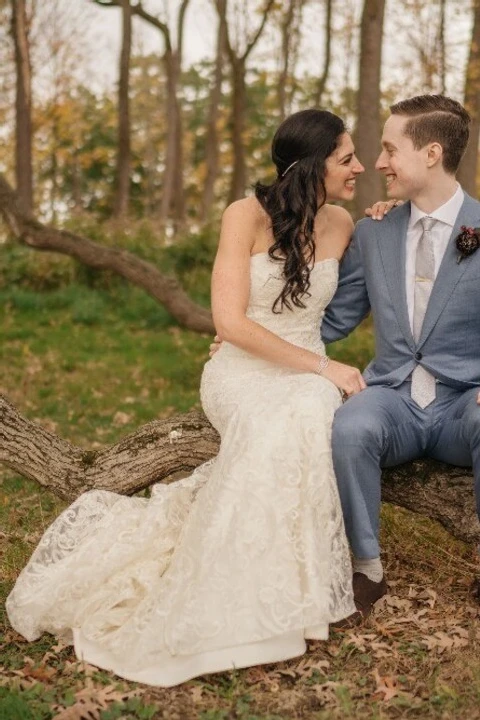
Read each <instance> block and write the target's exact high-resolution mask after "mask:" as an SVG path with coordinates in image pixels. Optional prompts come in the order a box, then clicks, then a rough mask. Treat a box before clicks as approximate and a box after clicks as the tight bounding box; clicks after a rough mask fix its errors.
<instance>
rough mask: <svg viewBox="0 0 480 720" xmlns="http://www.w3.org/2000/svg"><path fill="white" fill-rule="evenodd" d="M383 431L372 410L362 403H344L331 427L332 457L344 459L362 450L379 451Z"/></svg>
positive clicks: (381, 444)
mask: <svg viewBox="0 0 480 720" xmlns="http://www.w3.org/2000/svg"><path fill="white" fill-rule="evenodd" d="M383 438H384V431H383V428H382V424H381V422H380V421H379V418H378V415H377V413H376V412H375V410H374V409H373V408H369V407H368V405H366V404H364V403H360V402H359V403H352V404H351V405H350V402H347V403H345V405H342V407H341V408H339V409H338V410H337V412H336V413H335V417H334V420H333V426H332V450H333V454H334V457H337V458H338V457H345V456H346V455H348V454H350V453H352V452H353V453H358V452H362V451H363V450H368V451H369V452H372V451H377V450H381V448H382V446H383Z"/></svg>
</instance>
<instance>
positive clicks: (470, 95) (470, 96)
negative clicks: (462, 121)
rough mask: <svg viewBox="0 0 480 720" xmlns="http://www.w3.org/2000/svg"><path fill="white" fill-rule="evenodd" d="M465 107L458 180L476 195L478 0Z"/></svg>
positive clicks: (479, 121)
mask: <svg viewBox="0 0 480 720" xmlns="http://www.w3.org/2000/svg"><path fill="white" fill-rule="evenodd" d="M464 102H465V107H466V109H467V110H468V112H469V113H470V115H471V117H472V123H471V126H470V139H469V142H468V147H467V151H466V153H465V156H464V158H463V160H462V162H461V164H460V169H459V173H458V180H459V182H460V184H461V185H462V187H463V188H464V189H465V190H466V191H467V192H468V193H470V195H473V197H476V196H477V172H478V145H479V141H480V0H474V2H473V28H472V36H471V41H470V54H469V57H468V64H467V74H466V80H465V100H464Z"/></svg>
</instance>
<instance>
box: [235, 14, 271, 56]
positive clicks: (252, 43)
mask: <svg viewBox="0 0 480 720" xmlns="http://www.w3.org/2000/svg"><path fill="white" fill-rule="evenodd" d="M274 2H275V0H267V4H266V5H265V9H264V11H263V16H262V21H261V23H260V25H259V26H258V30H257V32H256V33H255V35H254V36H253V38H252V40H251V41H250V42H249V43H248V45H247V48H246V50H245V52H244V53H243V55H242V58H241V59H242V60H244V61H245V60H246V59H247V58H248V56H249V55H250V53H251V52H252V50H253V48H254V47H255V45H256V44H257V42H258V41H259V39H260V36H261V34H262V32H263V29H264V27H265V23H266V22H267V18H268V13H269V12H270V10H271V8H272V6H273V3H274Z"/></svg>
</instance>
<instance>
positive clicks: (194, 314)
mask: <svg viewBox="0 0 480 720" xmlns="http://www.w3.org/2000/svg"><path fill="white" fill-rule="evenodd" d="M0 214H1V215H2V216H3V218H4V220H5V222H6V224H7V226H8V228H9V229H10V232H11V233H12V235H13V237H14V238H15V239H16V240H17V241H18V242H20V243H22V244H23V245H26V246H27V247H30V248H33V249H35V250H48V251H51V252H59V253H63V254H64V255H69V256H70V257H73V258H75V259H76V260H79V261H80V262H81V263H83V264H84V265H88V266H89V267H93V268H97V269H99V270H113V271H114V272H116V273H118V274H119V275H121V276H122V277H124V278H126V279H127V280H129V281H130V282H131V283H133V284H134V285H137V286H138V287H141V288H142V289H143V290H145V291H146V292H148V293H149V295H151V296H152V297H154V298H155V299H156V300H157V301H158V302H160V303H161V304H162V305H164V306H165V308H166V309H167V310H168V312H169V313H170V314H171V315H172V317H174V318H175V319H176V320H177V322H178V323H179V324H180V325H182V326H183V327H185V328H188V329H189V330H193V331H195V332H201V333H209V334H212V333H213V332H214V327H213V322H212V316H211V313H210V312H209V311H208V310H206V309H205V308H202V307H200V306H199V305H197V304H196V303H194V302H193V301H192V300H190V298H189V297H188V295H187V294H186V293H185V292H184V290H183V289H182V288H181V286H180V284H179V282H178V280H176V279H175V278H173V277H169V276H167V275H164V274H163V273H161V272H160V271H159V270H158V269H157V268H156V267H154V266H153V265H151V264H150V263H148V262H146V261H145V260H141V259H140V258H138V257H136V256H135V255H133V254H132V253H129V252H128V251H126V250H119V249H118V248H111V247H104V246H103V245H98V244H97V243H94V242H92V241H91V240H88V239H86V238H84V237H81V236H80V235H74V234H73V233H71V232H67V231H65V230H57V229H56V228H54V227H51V226H48V225H42V223H40V222H38V221H37V220H35V219H34V218H33V217H32V216H31V215H29V214H27V213H25V212H24V211H23V210H22V209H21V207H20V205H19V203H18V201H17V197H16V195H15V193H14V192H13V190H12V188H11V187H10V186H9V184H8V183H7V181H6V180H5V178H4V177H3V176H2V175H1V174H0Z"/></svg>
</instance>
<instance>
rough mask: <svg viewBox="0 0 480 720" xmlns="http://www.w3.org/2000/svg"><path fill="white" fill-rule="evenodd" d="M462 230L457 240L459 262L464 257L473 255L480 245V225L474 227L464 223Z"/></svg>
mask: <svg viewBox="0 0 480 720" xmlns="http://www.w3.org/2000/svg"><path fill="white" fill-rule="evenodd" d="M460 230H461V233H460V235H457V238H456V240H455V244H456V246H457V250H458V257H457V263H459V262H461V261H462V260H463V258H465V257H468V256H469V255H473V253H474V252H475V251H476V250H478V248H479V247H480V227H476V228H473V227H467V226H466V225H462V227H461V228H460Z"/></svg>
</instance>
